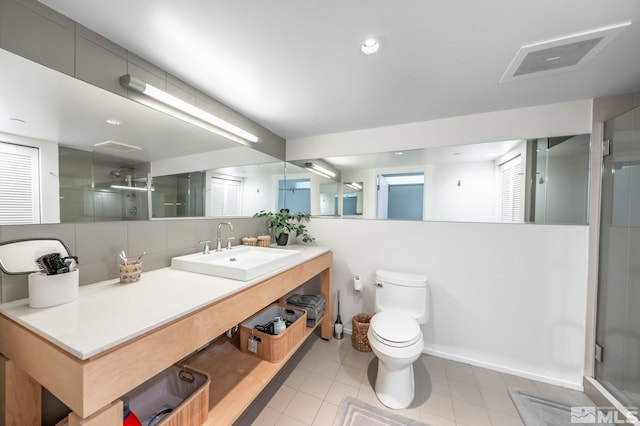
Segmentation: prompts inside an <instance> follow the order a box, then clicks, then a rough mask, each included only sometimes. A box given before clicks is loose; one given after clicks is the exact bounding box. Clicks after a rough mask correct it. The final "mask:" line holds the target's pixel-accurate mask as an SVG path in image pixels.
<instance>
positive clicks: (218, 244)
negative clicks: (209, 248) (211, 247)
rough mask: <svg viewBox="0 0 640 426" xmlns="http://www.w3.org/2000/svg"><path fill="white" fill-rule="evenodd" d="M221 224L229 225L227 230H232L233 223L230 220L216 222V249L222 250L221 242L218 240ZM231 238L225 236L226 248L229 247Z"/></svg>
mask: <svg viewBox="0 0 640 426" xmlns="http://www.w3.org/2000/svg"><path fill="white" fill-rule="evenodd" d="M222 225H229V230H230V231H233V225H232V224H231V222H222V223H219V224H218V232H217V234H216V251H222V242H221V241H220V229H222ZM231 239H233V238H231ZM231 239H229V238H227V249H230V248H231Z"/></svg>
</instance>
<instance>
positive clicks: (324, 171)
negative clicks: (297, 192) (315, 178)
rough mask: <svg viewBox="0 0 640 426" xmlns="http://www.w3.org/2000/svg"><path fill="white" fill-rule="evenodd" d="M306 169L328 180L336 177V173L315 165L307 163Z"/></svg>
mask: <svg viewBox="0 0 640 426" xmlns="http://www.w3.org/2000/svg"><path fill="white" fill-rule="evenodd" d="M304 168H305V169H307V170H309V171H310V172H313V173H316V174H318V175H320V176H323V177H326V178H328V179H331V178H334V177H336V172H334V171H332V170H329V169H326V168H324V167H322V166H319V165H317V164H314V163H305V164H304Z"/></svg>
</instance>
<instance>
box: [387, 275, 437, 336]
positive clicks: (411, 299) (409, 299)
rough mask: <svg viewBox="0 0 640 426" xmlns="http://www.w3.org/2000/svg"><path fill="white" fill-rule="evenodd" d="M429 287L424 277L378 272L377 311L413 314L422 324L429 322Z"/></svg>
mask: <svg viewBox="0 0 640 426" xmlns="http://www.w3.org/2000/svg"><path fill="white" fill-rule="evenodd" d="M429 305H430V301H429V286H428V285H427V277H426V276H424V275H413V274H405V273H403V272H392V271H376V282H375V310H376V312H379V311H383V310H385V311H386V310H390V311H401V312H405V313H409V314H411V315H412V316H413V317H414V318H415V319H416V321H418V323H420V324H425V323H426V322H427V321H429Z"/></svg>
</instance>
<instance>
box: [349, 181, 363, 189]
mask: <svg viewBox="0 0 640 426" xmlns="http://www.w3.org/2000/svg"><path fill="white" fill-rule="evenodd" d="M347 186H348V187H349V188H352V189H355V190H356V191H362V185H360V184H359V183H358V182H351V183H348V184H347Z"/></svg>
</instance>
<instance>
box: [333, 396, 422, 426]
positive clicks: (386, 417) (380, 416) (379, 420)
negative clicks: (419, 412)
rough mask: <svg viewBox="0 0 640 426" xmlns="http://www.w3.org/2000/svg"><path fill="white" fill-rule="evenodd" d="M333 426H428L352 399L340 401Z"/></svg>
mask: <svg viewBox="0 0 640 426" xmlns="http://www.w3.org/2000/svg"><path fill="white" fill-rule="evenodd" d="M333 426H428V425H426V424H425V423H421V422H419V421H416V420H412V419H409V418H407V417H404V416H401V415H398V414H395V413H391V412H389V411H386V410H382V409H380V408H378V407H374V406H372V405H369V404H367V403H364V402H362V401H359V400H357V399H354V398H350V397H347V398H345V399H343V400H342V402H341V403H340V407H338V413H337V414H336V418H335V420H334V421H333Z"/></svg>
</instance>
